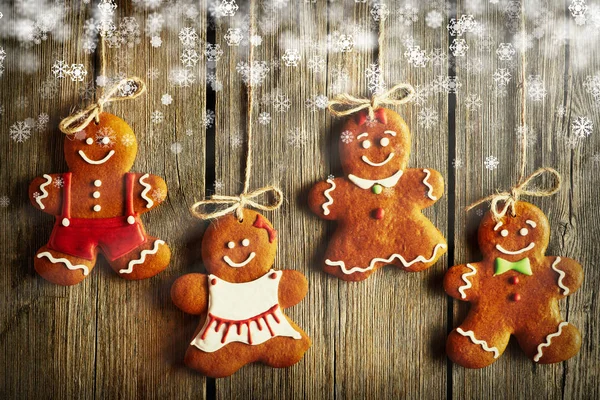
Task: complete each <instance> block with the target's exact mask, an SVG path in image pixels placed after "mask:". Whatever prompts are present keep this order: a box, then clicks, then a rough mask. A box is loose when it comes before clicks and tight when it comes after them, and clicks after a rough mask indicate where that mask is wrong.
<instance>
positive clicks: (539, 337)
mask: <svg viewBox="0 0 600 400" xmlns="http://www.w3.org/2000/svg"><path fill="white" fill-rule="evenodd" d="M516 336H517V339H518V341H519V345H520V346H521V348H522V349H523V351H524V352H525V354H526V355H527V357H529V358H531V359H532V360H533V361H535V362H537V363H540V364H551V363H557V362H561V361H564V360H567V359H569V358H571V357H573V356H574V355H575V354H577V353H578V352H579V348H580V347H581V334H580V333H579V330H578V329H577V328H575V327H574V326H573V325H571V324H569V323H568V322H565V321H561V320H560V319H558V318H552V319H549V320H545V321H543V322H542V323H539V324H537V326H532V327H528V329H527V330H524V331H523V332H521V333H520V334H518V335H516Z"/></svg>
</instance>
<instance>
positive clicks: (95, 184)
mask: <svg viewBox="0 0 600 400" xmlns="http://www.w3.org/2000/svg"><path fill="white" fill-rule="evenodd" d="M94 186H96V187H100V186H102V181H101V180H100V179H96V180H95V181H94Z"/></svg>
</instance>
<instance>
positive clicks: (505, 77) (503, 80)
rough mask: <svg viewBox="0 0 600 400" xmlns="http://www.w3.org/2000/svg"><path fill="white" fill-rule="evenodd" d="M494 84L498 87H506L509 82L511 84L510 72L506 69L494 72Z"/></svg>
mask: <svg viewBox="0 0 600 400" xmlns="http://www.w3.org/2000/svg"><path fill="white" fill-rule="evenodd" d="M493 77H494V82H496V84H497V85H498V86H506V85H508V82H510V78H511V74H510V71H509V70H508V69H506V68H498V69H497V70H496V72H494V75H493Z"/></svg>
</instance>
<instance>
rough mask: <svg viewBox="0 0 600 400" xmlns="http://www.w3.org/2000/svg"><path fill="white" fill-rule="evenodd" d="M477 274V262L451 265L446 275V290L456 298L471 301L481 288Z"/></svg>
mask: <svg viewBox="0 0 600 400" xmlns="http://www.w3.org/2000/svg"><path fill="white" fill-rule="evenodd" d="M477 274H478V269H477V263H473V264H461V265H455V266H453V267H450V269H449V270H448V271H447V272H446V275H444V290H445V291H446V293H448V295H450V296H452V297H454V298H455V299H458V300H462V301H471V300H473V299H474V298H476V297H477V292H478V290H479V278H478V277H477Z"/></svg>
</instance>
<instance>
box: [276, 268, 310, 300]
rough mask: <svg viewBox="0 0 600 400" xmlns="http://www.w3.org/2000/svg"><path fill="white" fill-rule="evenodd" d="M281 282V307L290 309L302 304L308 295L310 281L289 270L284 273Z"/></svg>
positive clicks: (299, 273) (297, 272) (300, 274)
mask: <svg viewBox="0 0 600 400" xmlns="http://www.w3.org/2000/svg"><path fill="white" fill-rule="evenodd" d="M282 272H283V274H282V276H281V281H280V282H279V305H280V306H281V308H289V307H292V306H295V305H296V304H298V303H300V301H302V299H303V298H304V297H305V296H306V293H308V281H307V280H306V277H305V276H304V275H303V274H302V273H301V272H299V271H295V270H291V269H287V270H283V271H282Z"/></svg>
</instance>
